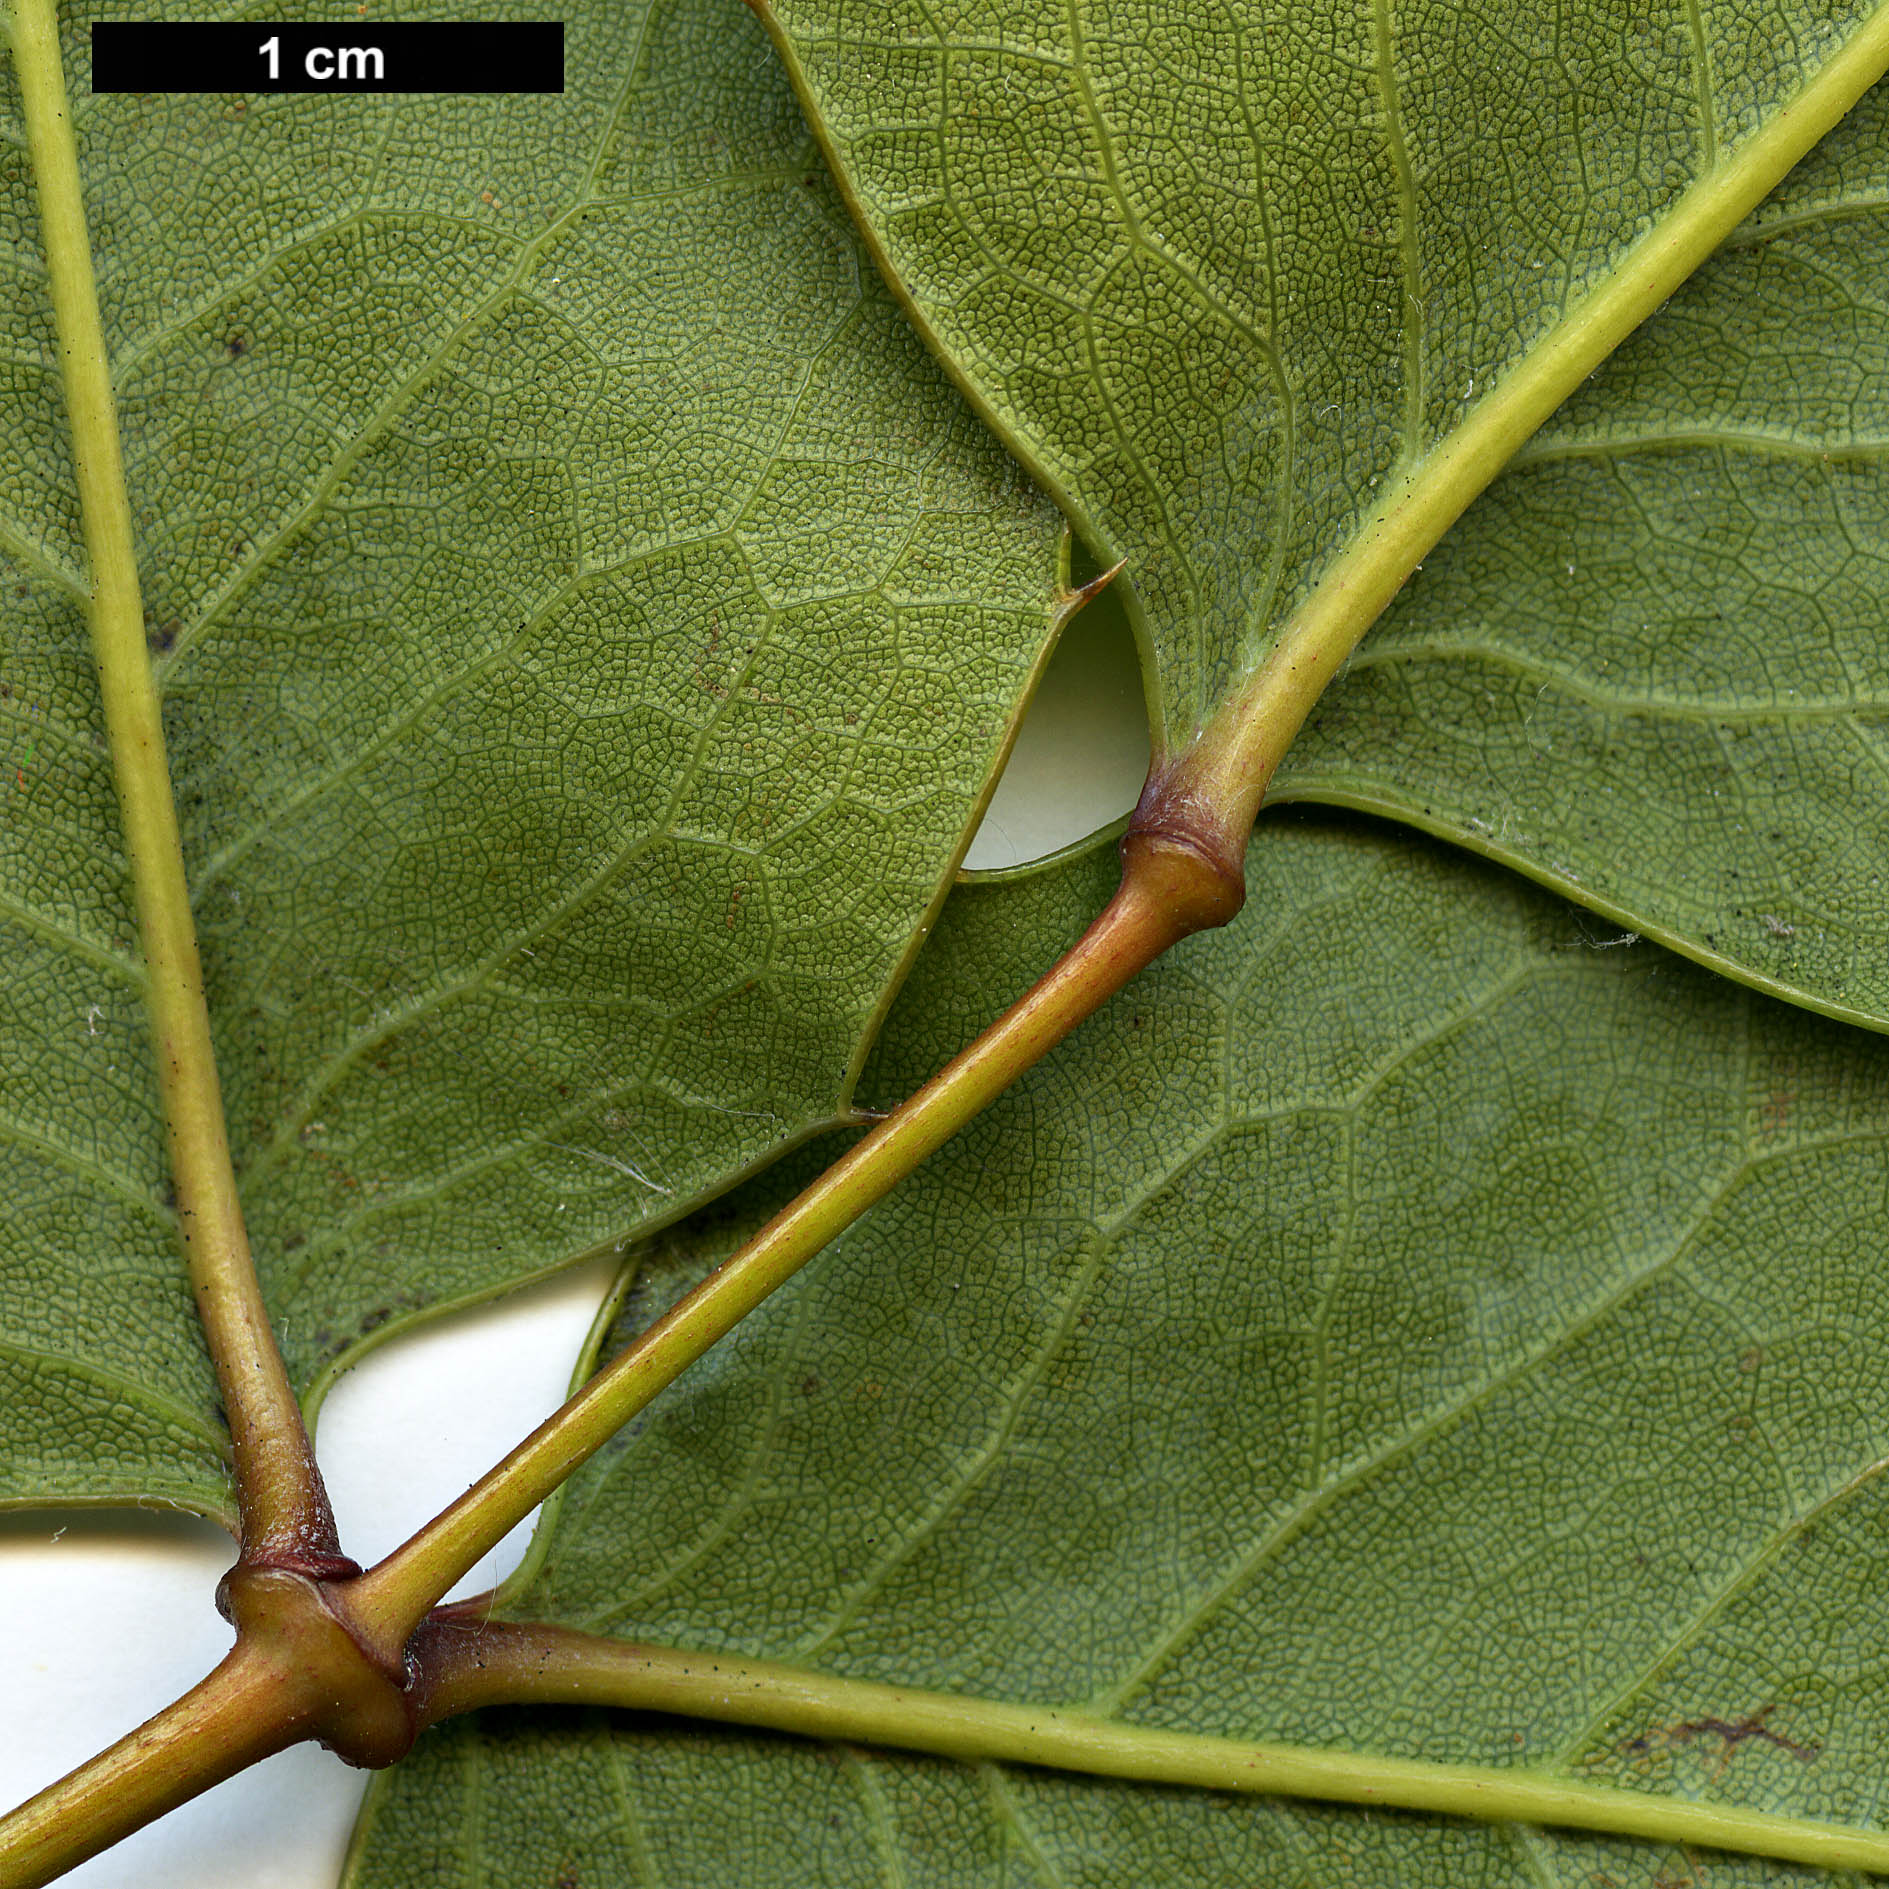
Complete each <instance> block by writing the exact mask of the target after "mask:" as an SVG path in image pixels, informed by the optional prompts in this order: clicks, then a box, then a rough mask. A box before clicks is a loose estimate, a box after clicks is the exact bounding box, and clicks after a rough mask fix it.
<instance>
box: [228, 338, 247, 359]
mask: <svg viewBox="0 0 1889 1889" xmlns="http://www.w3.org/2000/svg"><path fill="white" fill-rule="evenodd" d="M223 345H224V347H225V348H226V349H227V350H228V351H229V357H230V359H231V360H232V361H240V360H241V359H242V358H243V356H244V355H245V354H247V353H248V352H249V340H248V337H247V336H245V335H231V336H230V337H229V339H228V340H227V341H225V342H224V343H223Z"/></svg>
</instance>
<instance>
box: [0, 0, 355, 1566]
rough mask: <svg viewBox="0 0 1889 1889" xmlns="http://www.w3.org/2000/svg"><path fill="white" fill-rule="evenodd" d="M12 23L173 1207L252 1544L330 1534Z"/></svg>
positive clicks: (77, 206) (73, 178)
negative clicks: (240, 1129)
mask: <svg viewBox="0 0 1889 1889" xmlns="http://www.w3.org/2000/svg"><path fill="white" fill-rule="evenodd" d="M11 25H12V39H13V45H14V55H15V68H16V72H17V77H18V83H19V89H20V96H21V100H22V103H23V106H24V110H25V117H26V128H27V139H28V145H29V149H30V152H31V159H32V169H33V172H34V176H35V181H36V182H37V185H38V189H39V204H40V230H41V239H42V241H43V243H44V246H45V251H46V275H47V286H48V290H49V293H50V298H51V301H52V307H53V316H54V326H55V332H56V335H57V338H58V350H59V356H60V367H61V372H62V378H63V381H64V386H65V394H66V408H67V415H68V422H69V425H70V429H71V442H72V459H73V471H74V475H75V480H76V483H77V486H78V491H79V501H80V515H81V520H82V524H83V530H84V538H85V549H86V559H87V562H88V564H89V566H90V569H91V583H90V585H89V594H88V608H87V612H86V614H87V617H88V620H89V622H90V626H91V633H92V645H93V653H94V657H95V660H96V664H97V669H98V677H99V688H100V694H101V697H102V702H103V707H104V717H105V728H106V735H107V739H108V742H109V744H110V749H111V755H112V771H113V778H114V781H115V783H116V787H117V795H118V806H119V814H120V819H121V823H122V827H123V832H124V840H125V862H126V864H127V865H128V867H129V869H130V876H131V881H132V887H131V889H132V898H133V905H134V909H135V912H136V918H137V929H138V939H139V945H140V949H141V954H142V958H143V962H144V971H145V975H144V994H145V1007H146V1014H147V1016H148V1018H149V1021H150V1026H151V1035H152V1039H153V1047H154V1049H155V1052H156V1056H155V1061H156V1066H157V1082H158V1091H159V1099H160V1102H161V1105H162V1111H163V1115H164V1122H165V1132H166V1140H167V1143H168V1147H169V1153H170V1165H171V1172H172V1175H173V1177H174V1183H175V1189H176V1198H177V1225H178V1229H179V1231H180V1233H181V1235H182V1242H183V1247H184V1258H185V1262H186V1265H187V1267H188V1270H189V1274H190V1280H191V1285H192V1288H193V1291H194V1293H195V1297H196V1301H197V1309H198V1314H199V1316H200V1318H201V1319H202V1321H203V1326H204V1332H205V1336H206V1338H207V1339H208V1342H209V1346H210V1351H211V1356H212V1359H213V1361H214V1362H215V1365H216V1369H217V1377H218V1382H219V1386H220V1388H221V1391H222V1395H223V1402H224V1408H225V1410H226V1412H227V1413H228V1417H229V1422H230V1430H231V1436H232V1441H233V1448H234V1454H235V1473H236V1482H237V1490H238V1494H239V1498H240V1503H241V1510H242V1520H243V1534H244V1544H245V1547H246V1548H249V1549H262V1548H274V1549H279V1550H281V1551H284V1552H290V1553H293V1552H296V1551H297V1550H300V1549H302V1548H306V1547H312V1546H318V1545H322V1544H324V1543H325V1542H326V1541H327V1540H329V1539H331V1538H332V1534H333V1521H332V1517H331V1516H330V1515H329V1513H328V1506H327V1497H326V1495H325V1494H324V1493H323V1492H322V1489H321V1483H320V1478H319V1476H318V1475H317V1474H316V1472H315V1470H314V1466H313V1455H312V1452H311V1451H310V1448H309V1444H308V1437H307V1433H306V1431H305V1430H304V1428H303V1426H302V1419H301V1412H300V1409H299V1407H298V1406H297V1404H296V1401H295V1394H294V1391H293V1389H292V1387H291V1386H290V1384H289V1381H288V1374H287V1372H286V1371H285V1370H284V1368H283V1364H282V1358H281V1354H280V1352H279V1351H278V1350H277V1348H276V1343H275V1336H274V1333H273V1331H272V1330H271V1328H270V1325H269V1318H268V1314H267V1311H266V1310H265V1308H264V1306H263V1303H262V1292H261V1288H260V1285H259V1283H258V1281H257V1278H256V1270H255V1265H254V1262H253V1260H252V1259H251V1257H250V1251H249V1241H248V1235H247V1233H246V1232H245V1229H244V1225H243V1216H242V1208H241V1204H240V1202H239V1200H238V1197H237V1192H236V1179H235V1172H234V1169H233V1166H232V1164H231V1160H230V1151H229V1139H228V1133H227V1130H226V1127H225V1123H224V1117H223V1103H222V1096H221V1090H220V1085H219V1083H218V1080H217V1071H216V1055H215V1049H214V1047H213V1045H212V1042H211V1038H210V1017H209V1010H208V1006H207V1004H206V1003H205V1000H204V990H203V970H202V965H201V963H200V961H199V958H198V953H197V939H196V928H195V924H194V922H193V920H192V917H191V908H190V895H189V889H188V886H187V884H186V881H185V877H184V861H183V849H182V842H181V839H180V836H179V832H178V825H177V811H176V805H175V802H174V800H173V797H172V793H171V785H170V768H169V763H168V760H167V758H166V755H165V746H164V725H163V716H162V711H161V709H160V707H159V703H158V693H157V684H156V678H155V677H154V675H153V673H152V670H151V663H150V658H149V655H148V652H147V650H146V647H145V639H144V607H143V601H142V597H141V594H140V589H139V582H138V566H137V553H136V548H135V545H134V543H133V539H132V530H131V504H130V498H129V494H128V492H127V490H126V486H125V477H124V461H123V454H122V451H121V447H120V443H119V436H118V419H117V412H116V407H115V403H114V399H113V394H112V386H111V371H110V365H109V359H108V356H107V354H106V349H105V337H104V329H103V324H102V322H101V320H100V317H99V307H98V293H97V287H96V283H95V279H94V276H93V269H92V255H91V240H90V235H89V232H88V229H87V224H86V215H85V202H84V196H83V192H82V188H81V185H80V181H79V157H78V147H77V143H76V141H75V138H74V135H73V129H72V121H71V108H70V104H69V102H68V98H67V93H66V87H65V79H64V74H63V72H62V71H61V65H60V56H59V27H58V19H57V15H56V11H55V7H54V4H53V0H13V5H12V10H11Z"/></svg>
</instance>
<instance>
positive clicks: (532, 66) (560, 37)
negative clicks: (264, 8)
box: [92, 19, 564, 92]
mask: <svg viewBox="0 0 1889 1889" xmlns="http://www.w3.org/2000/svg"><path fill="white" fill-rule="evenodd" d="M92 90H93V91H94V92H561V91H563V90H564V28H563V27H562V26H561V25H559V24H557V23H555V22H549V23H519V24H515V25H486V24H482V23H480V22H477V21H418V20H405V21H400V22H397V23H389V24H387V25H384V26H375V25H371V24H370V23H369V22H368V21H366V20H364V19H362V20H354V21H350V22H346V23H343V22H341V21H338V20H330V21H327V22H325V23H323V24H321V25H318V26H308V25H283V24H281V23H279V22H277V21H273V20H259V21H253V22H250V23H247V24H243V25H233V24H227V23H224V22H221V21H219V22H216V23H206V22H202V21H181V20H180V21H175V22H157V21H152V22H149V23H146V24H142V25H137V24H131V23H122V24H105V23H102V22H97V23H94V25H93V27H92Z"/></svg>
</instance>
